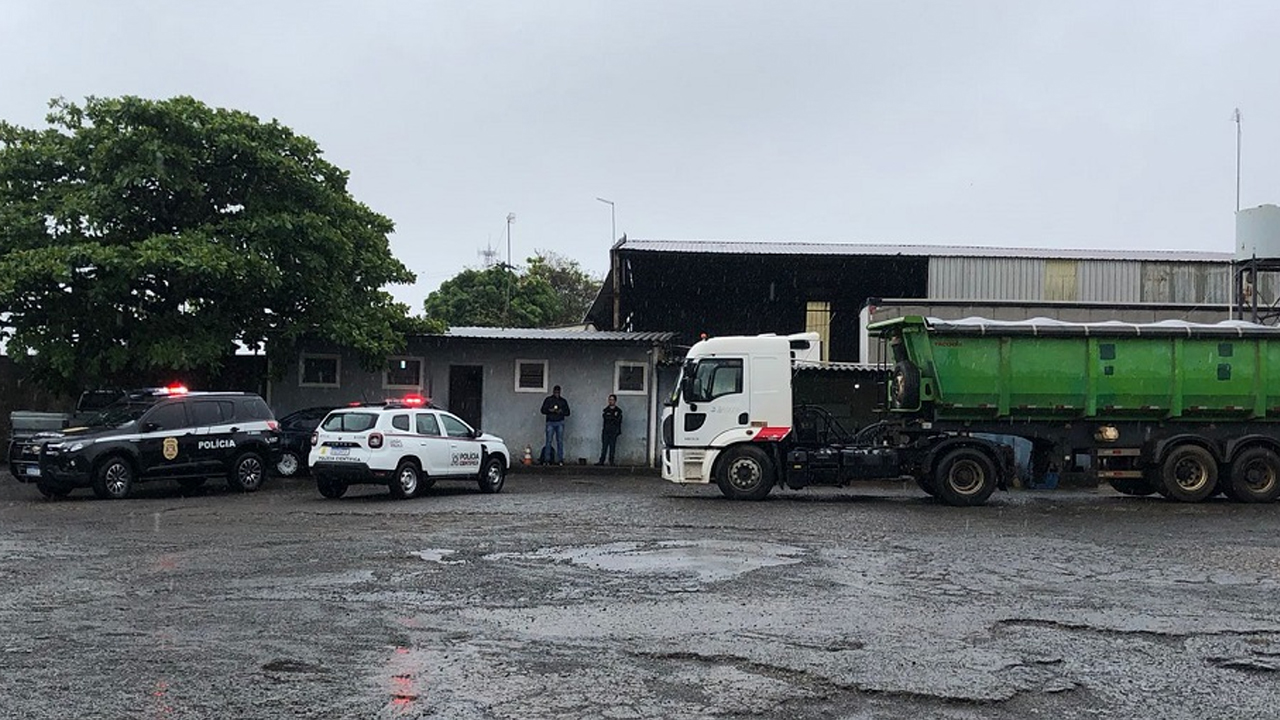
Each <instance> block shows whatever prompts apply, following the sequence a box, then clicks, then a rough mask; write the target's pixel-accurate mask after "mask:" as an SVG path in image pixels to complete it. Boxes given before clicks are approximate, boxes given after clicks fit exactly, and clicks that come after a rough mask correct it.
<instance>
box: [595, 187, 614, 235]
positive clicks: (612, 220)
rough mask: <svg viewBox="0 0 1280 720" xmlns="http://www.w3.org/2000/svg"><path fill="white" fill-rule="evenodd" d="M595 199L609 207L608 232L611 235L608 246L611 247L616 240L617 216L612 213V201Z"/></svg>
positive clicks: (600, 198)
mask: <svg viewBox="0 0 1280 720" xmlns="http://www.w3.org/2000/svg"><path fill="white" fill-rule="evenodd" d="M596 199H597V200H599V201H600V202H602V203H604V204H605V205H608V206H609V231H610V232H611V233H612V234H611V235H610V236H609V244H610V245H612V244H613V243H614V242H615V241H617V239H618V215H617V213H616V212H614V211H615V208H614V206H613V201H612V200H605V199H604V198H602V197H598V198H596Z"/></svg>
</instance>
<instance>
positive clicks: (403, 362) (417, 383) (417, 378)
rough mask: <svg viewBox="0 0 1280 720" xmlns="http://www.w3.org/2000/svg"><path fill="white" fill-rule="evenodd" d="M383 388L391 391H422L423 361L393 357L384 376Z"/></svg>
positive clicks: (388, 362)
mask: <svg viewBox="0 0 1280 720" xmlns="http://www.w3.org/2000/svg"><path fill="white" fill-rule="evenodd" d="M382 387H384V388H387V389H390V390H421V389H422V359H421V358H410V357H393V358H391V359H389V360H388V361H387V369H386V372H384V373H383V374H382Z"/></svg>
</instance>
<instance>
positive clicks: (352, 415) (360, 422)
mask: <svg viewBox="0 0 1280 720" xmlns="http://www.w3.org/2000/svg"><path fill="white" fill-rule="evenodd" d="M377 422H378V416H377V415H376V414H374V413H362V412H343V413H334V414H332V415H330V416H329V417H327V418H325V420H324V424H323V425H321V428H322V429H324V430H327V431H329V432H364V431H365V430H368V429H369V428H371V427H373V426H374V425H375V424H376V423H377Z"/></svg>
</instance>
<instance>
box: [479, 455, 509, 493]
mask: <svg viewBox="0 0 1280 720" xmlns="http://www.w3.org/2000/svg"><path fill="white" fill-rule="evenodd" d="M506 479H507V467H506V465H503V463H502V458H501V457H499V456H498V455H490V456H489V459H488V460H486V461H485V463H484V467H482V468H481V469H480V492H484V493H496V492H502V483H503V482H505V481H506Z"/></svg>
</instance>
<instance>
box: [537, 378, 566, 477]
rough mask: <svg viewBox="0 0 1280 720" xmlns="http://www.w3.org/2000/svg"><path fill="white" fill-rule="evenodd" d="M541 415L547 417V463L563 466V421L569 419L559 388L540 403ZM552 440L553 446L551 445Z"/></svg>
mask: <svg viewBox="0 0 1280 720" xmlns="http://www.w3.org/2000/svg"><path fill="white" fill-rule="evenodd" d="M542 414H543V415H545V416H547V444H546V449H547V459H546V460H547V462H548V463H555V464H556V465H563V464H564V419H565V418H567V417H569V401H568V400H565V399H564V398H562V397H560V386H559V385H557V386H555V387H553V388H551V394H550V395H549V396H547V399H546V400H543V401H542ZM552 440H554V441H555V445H552V444H551V443H552Z"/></svg>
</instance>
